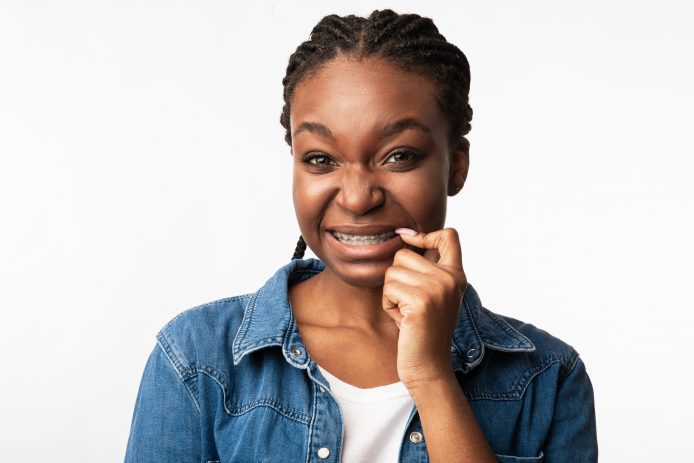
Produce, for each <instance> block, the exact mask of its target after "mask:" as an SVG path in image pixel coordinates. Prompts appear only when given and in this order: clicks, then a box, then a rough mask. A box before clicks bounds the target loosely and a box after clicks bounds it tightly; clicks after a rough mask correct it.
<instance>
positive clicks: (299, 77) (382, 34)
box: [280, 10, 472, 146]
mask: <svg viewBox="0 0 694 463" xmlns="http://www.w3.org/2000/svg"><path fill="white" fill-rule="evenodd" d="M338 54H343V55H349V56H353V57H357V58H379V59H383V60H386V61H388V62H389V63H390V64H391V65H393V66H395V67H398V68H400V69H403V70H405V71H408V72H412V73H417V74H421V75H424V76H426V77H428V78H429V79H432V80H434V81H435V83H436V85H437V87H438V91H437V95H436V97H437V100H438V103H439V105H440V106H441V110H442V112H443V113H444V114H445V115H446V117H447V119H448V123H449V125H450V126H449V131H450V137H451V141H452V142H453V143H454V144H455V143H457V142H458V141H460V138H461V137H463V136H464V135H466V134H467V133H468V132H469V131H470V121H471V120H472V108H471V107H470V105H469V100H468V94H469V91H470V66H469V64H468V61H467V58H466V57H465V55H464V54H463V52H462V51H460V50H459V49H458V47H456V46H455V45H453V44H451V43H448V42H447V41H446V38H445V37H444V36H443V35H441V34H440V33H439V31H438V29H437V28H436V26H435V25H434V23H433V21H432V20H431V19H429V18H424V17H421V16H419V15H416V14H402V15H400V14H397V13H395V12H394V11H392V10H381V11H378V10H377V11H374V12H373V13H371V15H370V16H369V17H368V18H363V17H359V16H354V15H350V16H345V17H340V16H337V15H329V16H326V17H324V18H323V19H321V20H320V22H319V23H318V24H317V25H316V26H315V27H314V28H313V31H312V32H311V36H310V38H309V40H307V41H305V42H303V43H302V44H301V45H299V47H298V48H297V49H296V51H295V52H294V54H292V55H291V57H290V58H289V65H288V66H287V73H286V75H285V77H284V79H283V80H282V84H283V85H284V108H283V109H282V115H281V117H280V122H281V123H282V126H283V127H284V128H285V129H286V134H285V140H286V141H287V143H288V144H289V145H290V146H291V144H292V138H291V131H290V126H289V124H290V113H291V105H292V97H293V96H294V90H295V89H296V87H297V86H298V85H299V84H300V83H301V82H302V81H303V80H305V79H306V78H309V77H310V76H311V75H313V74H315V73H316V72H318V71H319V70H320V69H321V68H322V67H323V66H325V64H327V63H328V62H330V61H331V60H333V59H334V58H335V57H336V56H337V55H338Z"/></svg>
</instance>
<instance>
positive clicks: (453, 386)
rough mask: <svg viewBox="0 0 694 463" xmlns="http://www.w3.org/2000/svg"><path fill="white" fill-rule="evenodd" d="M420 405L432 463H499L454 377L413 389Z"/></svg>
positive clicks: (420, 414) (451, 374) (414, 398)
mask: <svg viewBox="0 0 694 463" xmlns="http://www.w3.org/2000/svg"><path fill="white" fill-rule="evenodd" d="M410 394H411V395H412V398H413V400H414V402H415V405H416V406H417V411H418V413H419V417H420V420H421V422H422V429H423V431H424V438H425V440H426V444H427V451H428V453H429V460H430V461H431V462H432V463H437V462H460V463H463V462H474V463H486V462H490V463H496V461H497V460H496V457H495V456H494V453H493V452H492V450H491V448H490V447H489V443H488V442H487V439H486V437H485V436H484V434H483V433H482V430H481V429H480V427H479V425H478V424H477V419H476V418H475V415H474V413H473V412H472V408H471V407H470V404H468V402H467V399H466V398H465V396H464V395H463V392H462V391H461V389H460V386H459V385H458V381H457V380H456V378H455V374H454V373H453V372H452V371H451V373H450V375H447V376H446V377H445V378H442V379H439V380H436V381H427V382H425V383H423V384H421V385H418V386H417V387H414V388H411V389H410Z"/></svg>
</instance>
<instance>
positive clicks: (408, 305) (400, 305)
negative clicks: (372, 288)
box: [382, 281, 423, 322]
mask: <svg viewBox="0 0 694 463" xmlns="http://www.w3.org/2000/svg"><path fill="white" fill-rule="evenodd" d="M422 300H423V297H422V293H421V291H420V290H419V289H418V288H417V287H415V286H410V285H407V284H405V283H402V282H400V281H390V282H388V284H387V285H386V284H384V285H383V302H382V303H383V310H385V311H386V313H387V314H388V315H389V316H390V317H391V318H392V319H393V320H395V321H397V322H400V321H401V320H402V318H403V317H405V316H407V315H408V314H409V313H411V312H412V311H413V310H414V308H415V307H419V306H422V305H423V304H422Z"/></svg>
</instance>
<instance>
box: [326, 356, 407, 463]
mask: <svg viewBox="0 0 694 463" xmlns="http://www.w3.org/2000/svg"><path fill="white" fill-rule="evenodd" d="M318 368H319V369H320V372H321V373H322V374H323V376H324V377H325V379H326V380H327V381H328V384H330V390H331V392H332V394H333V396H334V397H335V398H336V399H337V403H338V404H339V405H340V409H341V410H342V417H343V419H344V423H343V426H344V430H345V440H344V443H343V446H342V458H341V460H340V461H342V462H343V463H366V462H369V463H375V462H377V463H382V462H383V463H396V462H397V461H398V455H399V454H400V446H401V445H402V438H403V435H404V434H405V426H407V419H408V418H409V416H410V412H411V411H412V408H413V407H414V401H413V400H412V397H411V396H410V393H409V392H408V391H407V388H406V387H405V385H404V384H402V382H397V383H393V384H387V385H385V386H378V387H372V388H368V389H362V388H359V387H356V386H352V385H351V384H347V383H345V382H344V381H341V380H339V379H337V378H336V377H335V376H333V375H331V374H330V373H329V372H327V371H326V370H325V369H323V368H322V367H321V366H320V365H319V366H318Z"/></svg>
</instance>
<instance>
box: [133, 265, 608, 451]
mask: <svg viewBox="0 0 694 463" xmlns="http://www.w3.org/2000/svg"><path fill="white" fill-rule="evenodd" d="M323 268H324V264H323V263H322V262H321V261H319V260H316V259H305V260H294V261H292V262H290V263H289V264H287V265H285V266H284V267H282V268H281V269H280V270H279V271H278V272H277V273H276V274H275V275H274V276H273V277H272V278H270V279H269V280H268V281H267V283H266V284H265V285H264V286H263V287H262V288H260V290H259V291H257V292H256V293H254V294H248V295H243V296H237V297H232V298H229V299H223V300H219V301H216V302H212V303H209V304H205V305H203V306H200V307H197V308H194V309H190V310H188V311H185V312H183V313H182V314H180V315H179V316H177V317H176V318H174V319H173V320H172V321H171V322H169V323H168V324H167V325H166V326H165V327H164V328H163V329H162V330H161V331H160V332H159V334H158V335H157V345H156V346H155V348H154V351H153V352H152V354H151V356H150V357H149V360H148V362H147V365H146V367H145V371H144V375H143V378H142V383H141V385H140V390H139V393H138V397H137V402H136V405H135V412H134V416H133V420H132V427H131V431H130V439H129V441H128V447H127V453H126V457H125V461H126V462H128V463H131V462H132V463H135V462H151V463H154V462H157V463H159V462H164V463H184V462H191V463H193V462H199V463H212V462H265V463H270V462H282V463H293V462H301V463H303V462H306V463H308V462H319V463H323V462H326V463H327V462H339V461H340V456H341V450H342V441H343V438H344V429H343V421H342V417H341V413H340V407H339V405H338V403H337V401H336V400H335V398H334V397H333V395H332V394H331V392H330V386H329V385H328V382H327V381H326V380H325V378H324V377H323V376H322V375H321V373H320V371H319V369H318V367H317V365H316V363H315V361H314V360H313V359H312V358H311V357H310V356H309V355H308V353H307V352H306V347H305V346H304V344H303V342H302V340H301V336H300V335H299V331H298V329H297V324H296V320H295V319H294V317H293V314H292V310H291V307H290V302H289V297H288V288H289V286H291V285H292V284H294V283H296V282H299V281H302V280H305V279H308V278H310V277H312V276H314V275H316V274H318V273H319V272H320V271H321V270H323ZM451 362H452V365H453V368H454V370H455V372H456V377H457V379H458V382H459V384H460V387H461V389H462V391H463V393H464V394H465V397H467V400H468V401H469V403H470V406H471V407H472V409H473V411H474V413H475V416H476V417H477V421H478V423H479V425H480V427H481V429H482V431H483V432H484V434H485V435H486V437H487V440H488V441H489V444H490V445H491V448H492V449H493V451H494V452H495V453H496V454H497V459H498V460H499V461H500V462H502V463H506V462H542V461H544V462H594V461H597V441H596V434H595V412H594V407H593V390H592V387H591V383H590V380H589V379H588V376H587V374H586V370H585V367H584V365H583V362H582V361H581V359H580V358H579V357H578V354H577V353H576V351H575V350H574V349H573V348H571V347H570V346H568V345H567V344H565V343H563V342H562V341H560V340H558V339H557V338H554V337H552V336H550V335H549V334H547V333H546V332H544V331H542V330H540V329H538V328H536V327H534V326H533V325H529V324H526V323H522V322H520V321H517V320H514V319H511V318H507V317H502V316H499V315H496V314H494V313H492V312H490V311H489V310H487V309H485V308H484V307H482V305H481V302H480V299H479V297H478V296H477V293H476V292H475V290H474V289H473V287H472V286H471V285H468V286H467V288H466V290H465V293H464V297H463V301H462V303H461V306H460V311H459V317H458V321H457V325H456V328H455V332H454V335H453V341H452V344H451ZM417 433H420V434H423V431H422V424H421V422H420V419H419V416H418V414H417V410H416V407H415V408H413V410H412V412H411V413H410V418H409V421H408V424H407V427H406V429H403V430H402V443H401V447H400V457H399V461H400V462H428V461H429V459H428V456H427V443H426V435H424V436H423V439H422V438H421V436H420V435H419V434H417ZM450 438H451V439H455V438H456V436H455V435H451V436H450Z"/></svg>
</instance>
